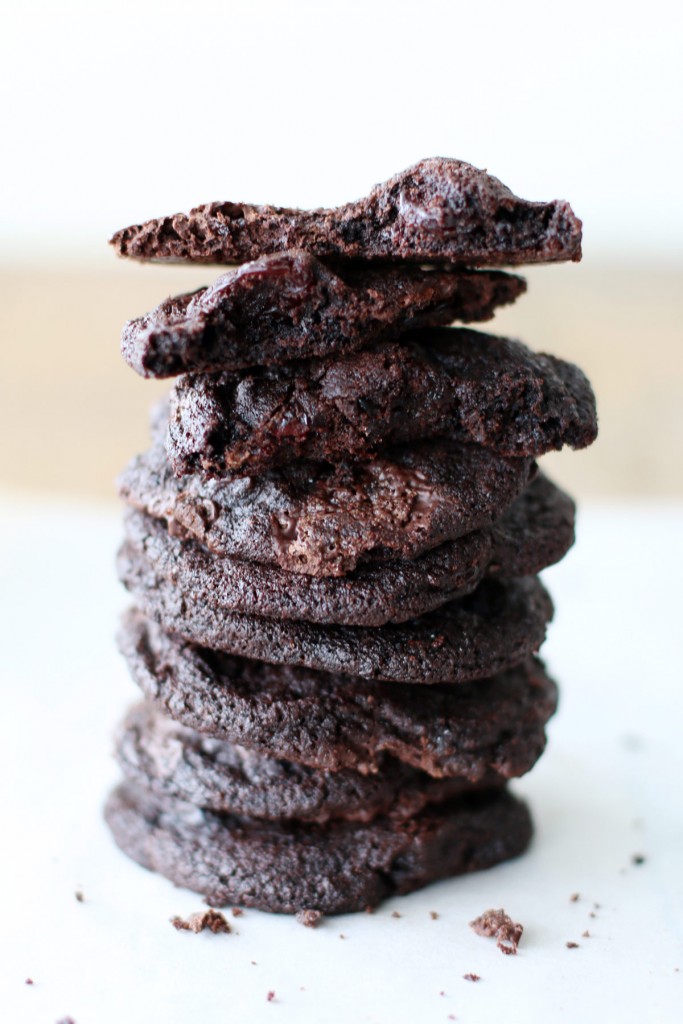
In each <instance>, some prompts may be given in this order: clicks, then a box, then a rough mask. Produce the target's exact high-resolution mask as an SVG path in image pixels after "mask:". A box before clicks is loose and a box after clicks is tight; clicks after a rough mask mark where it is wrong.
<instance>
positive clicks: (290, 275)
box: [121, 250, 526, 377]
mask: <svg viewBox="0 0 683 1024" xmlns="http://www.w3.org/2000/svg"><path fill="white" fill-rule="evenodd" d="M525 288H526V285H525V283H524V281H523V280H522V279H521V278H519V277H513V276H511V275H510V274H501V273H499V272H497V271H491V272H481V273H477V272H476V271H475V272H468V271H452V270H436V269H429V268H422V267H420V266H417V265H415V266H408V267H405V268H403V269H399V268H396V267H391V266H383V267H381V266H380V267H368V266H361V267H358V266H347V267H345V268H344V269H338V270H337V271H334V270H332V269H331V268H330V267H327V266H325V265H324V264H323V263H321V262H320V261H319V260H317V259H316V258H315V257H314V256H311V255H310V254H309V253H306V252H301V251H296V250H295V251H293V252H285V253H282V254H281V255H280V254H275V255H272V256H264V257H262V258H261V259H259V260H255V261H254V262H253V263H247V264H245V265H244V266H241V267H238V268H236V269H235V270H231V271H230V272H229V273H227V274H224V275H223V276H222V277H219V278H218V280H217V281H215V282H214V283H213V284H212V285H211V286H210V287H209V288H201V289H199V291H196V292H193V293H191V294H186V295H178V296H176V297H175V298H171V299H166V301H165V302H162V303H161V305H159V306H157V308H156V309H154V310H152V312H151V313H148V314H147V315H146V316H143V317H139V318H138V319H136V320H131V321H130V322H129V323H127V324H126V326H125V327H124V330H123V336H122V339H121V351H122V353H123V357H124V359H125V360H126V362H127V363H128V365H129V366H131V367H132V368H133V369H134V370H135V371H136V372H137V373H139V374H141V375H142V376H143V377H173V376H176V375H177V374H179V373H187V372H195V373H196V372H201V373H206V372H207V371H210V370H236V369H240V368H241V367H244V366H256V365H257V366H266V365H270V364H272V363H283V362H286V361H287V360H290V359H301V358H307V357H310V356H331V355H336V354H338V353H343V352H353V351H355V350H356V349H358V348H364V347H366V346H367V345H371V344H372V343H373V342H374V341H376V340H377V339H378V338H382V337H388V336H391V335H395V334H399V333H400V332H402V331H405V330H409V329H411V328H414V327H419V326H428V325H436V324H449V323H452V322H453V321H454V320H460V321H463V322H464V323H471V322H473V321H482V320H490V319H491V317H492V316H493V312H494V310H495V309H496V307H497V306H501V305H506V304H507V303H510V302H514V301H515V299H516V298H517V297H518V296H519V295H521V294H522V293H523V292H524V290H525Z"/></svg>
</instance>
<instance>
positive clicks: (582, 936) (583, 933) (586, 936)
mask: <svg viewBox="0 0 683 1024" xmlns="http://www.w3.org/2000/svg"><path fill="white" fill-rule="evenodd" d="M590 937H591V933H590V932H589V931H588V929H586V931H585V932H581V938H582V939H590Z"/></svg>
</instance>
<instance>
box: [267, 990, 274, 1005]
mask: <svg viewBox="0 0 683 1024" xmlns="http://www.w3.org/2000/svg"><path fill="white" fill-rule="evenodd" d="M266 999H267V1000H268V1002H269V1003H272V1001H273V999H275V993H274V992H273V990H272V989H271V990H270V992H269V993H268V995H267V996H266Z"/></svg>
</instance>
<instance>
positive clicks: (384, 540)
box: [119, 412, 532, 576]
mask: <svg viewBox="0 0 683 1024" xmlns="http://www.w3.org/2000/svg"><path fill="white" fill-rule="evenodd" d="M162 416H163V412H162V413H160V414H159V418H161V417H162ZM158 429H159V424H158V423H157V424H156V426H155V430H158ZM531 472H532V463H531V460H530V459H509V458H504V457H502V456H498V455H496V454H495V453H493V452H490V451H487V450H486V449H484V448H481V447H478V446H475V445H462V444H458V443H455V442H451V441H446V440H439V441H432V442H423V443H421V444H420V443H418V444H414V445H410V446H404V447H402V448H396V449H392V450H391V451H390V452H388V453H387V454H386V455H385V456H383V457H382V458H380V459H375V460H373V461H372V462H369V463H365V464H358V463H349V462H341V463H339V464H338V465H337V466H335V467H332V466H329V465H326V464H317V463H305V462H302V463H292V464H291V465H290V466H287V467H283V468H282V469H281V470H273V471H271V472H269V473H265V474H263V475H262V476H258V477H257V476H249V477H241V478H237V479H234V480H226V479H220V478H219V479H213V480H207V479H205V478H203V477H202V476H200V475H198V474H193V475H188V476H184V477H182V478H180V479H177V478H175V477H174V475H173V473H172V471H171V469H170V466H169V464H168V460H167V459H166V456H165V453H164V451H163V449H162V448H161V447H160V446H158V445H156V446H155V447H154V448H152V450H151V451H149V452H147V453H145V454H144V455H140V456H137V457H136V458H135V459H133V461H132V462H131V463H130V465H129V466H128V468H127V469H126V471H125V472H124V473H123V475H122V477H121V479H120V481H119V489H120V494H121V496H122V497H123V498H124V499H125V501H127V502H128V503H129V504H131V505H132V506H133V507H135V508H138V509H141V510H143V511H146V512H148V513H149V514H150V515H152V516H155V517H157V518H160V519H164V520H166V521H167V523H168V526H169V532H171V533H172V534H174V535H175V536H179V537H194V538H196V539H197V540H199V541H201V543H202V544H203V545H204V546H205V547H207V548H208V549H209V550H210V551H213V552H215V553H216V554H219V555H229V556H232V557H235V558H240V559H243V560H248V561H255V562H261V563H263V564H266V565H268V564H277V565H279V566H280V567H281V568H283V569H286V570H288V571H289V572H298V573H306V574H308V575H312V576H341V575H344V574H346V573H349V572H351V571H353V570H354V569H355V568H356V566H357V565H358V564H359V563H362V562H364V561H366V560H368V559H371V560H377V561H385V560H388V559H391V560H395V559H400V558H416V557H419V556H420V555H422V554H424V552H426V551H429V550H430V549H431V548H434V547H437V546H438V545H440V544H443V543H444V542H445V541H449V540H455V539H456V538H458V537H460V536H462V535H464V534H466V533H470V532H471V531H472V530H477V529H481V528H482V527H484V526H487V525H489V524H490V523H491V522H492V521H493V520H494V519H496V518H498V517H499V516H500V515H501V513H502V512H503V511H504V510H505V509H506V508H507V507H508V506H509V505H510V503H511V502H512V501H513V500H514V499H515V498H516V497H517V495H518V494H519V493H520V492H521V491H522V489H523V488H524V486H525V485H526V483H527V481H528V479H529V475H530V473H531Z"/></svg>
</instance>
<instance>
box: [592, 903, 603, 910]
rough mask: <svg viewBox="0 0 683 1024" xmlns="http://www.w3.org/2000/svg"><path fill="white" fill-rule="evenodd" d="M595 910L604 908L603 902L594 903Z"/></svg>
mask: <svg viewBox="0 0 683 1024" xmlns="http://www.w3.org/2000/svg"><path fill="white" fill-rule="evenodd" d="M593 910H602V906H601V904H600V903H594V904H593Z"/></svg>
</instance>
